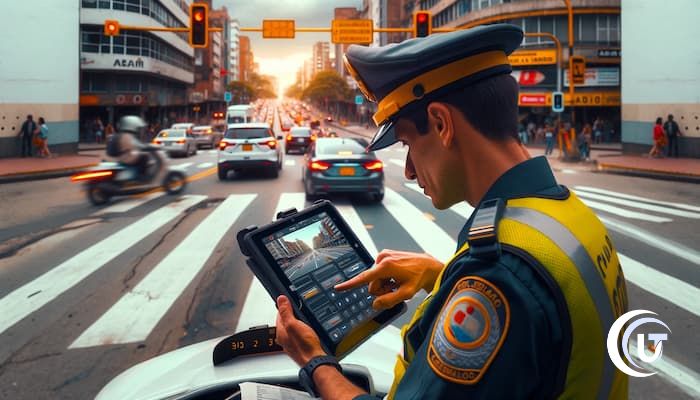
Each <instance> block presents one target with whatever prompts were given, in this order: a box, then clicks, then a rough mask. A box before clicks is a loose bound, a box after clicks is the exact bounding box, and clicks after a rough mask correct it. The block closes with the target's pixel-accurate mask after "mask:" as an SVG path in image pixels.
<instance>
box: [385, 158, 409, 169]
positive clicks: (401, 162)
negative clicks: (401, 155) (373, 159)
mask: <svg viewBox="0 0 700 400" xmlns="http://www.w3.org/2000/svg"><path fill="white" fill-rule="evenodd" d="M389 162H390V163H392V164H394V165H397V166H399V167H401V168H406V161H404V160H399V159H396V158H390V159H389Z"/></svg>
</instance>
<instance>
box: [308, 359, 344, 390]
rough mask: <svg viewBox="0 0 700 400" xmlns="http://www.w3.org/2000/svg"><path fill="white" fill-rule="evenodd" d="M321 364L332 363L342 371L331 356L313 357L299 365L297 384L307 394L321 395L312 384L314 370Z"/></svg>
mask: <svg viewBox="0 0 700 400" xmlns="http://www.w3.org/2000/svg"><path fill="white" fill-rule="evenodd" d="M321 365H332V366H334V367H335V368H336V369H337V370H338V371H340V372H343V368H342V367H341V366H340V364H338V360H336V359H335V357H333V356H318V357H314V358H312V359H311V360H310V361H309V362H308V363H306V365H304V366H303V367H301V369H300V370H299V384H300V385H301V387H303V388H304V389H305V390H306V392H307V393H308V394H310V395H311V396H314V397H321V395H320V394H318V393H317V392H316V385H315V384H314V371H315V370H316V368H318V367H320V366H321Z"/></svg>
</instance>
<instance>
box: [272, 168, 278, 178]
mask: <svg viewBox="0 0 700 400" xmlns="http://www.w3.org/2000/svg"><path fill="white" fill-rule="evenodd" d="M270 175H272V177H273V178H277V177H278V176H280V170H279V169H278V168H277V167H276V166H275V167H273V168H270Z"/></svg>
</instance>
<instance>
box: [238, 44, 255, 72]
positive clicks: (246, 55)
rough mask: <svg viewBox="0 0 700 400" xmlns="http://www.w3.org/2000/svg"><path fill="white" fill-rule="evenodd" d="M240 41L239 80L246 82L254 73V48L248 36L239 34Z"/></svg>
mask: <svg viewBox="0 0 700 400" xmlns="http://www.w3.org/2000/svg"><path fill="white" fill-rule="evenodd" d="M238 43H239V46H240V47H239V51H238V60H239V65H238V80H239V81H242V82H246V81H248V80H249V79H250V74H252V73H253V66H254V64H255V62H254V60H253V50H252V49H251V47H250V38H249V37H248V36H244V35H241V36H239V38H238Z"/></svg>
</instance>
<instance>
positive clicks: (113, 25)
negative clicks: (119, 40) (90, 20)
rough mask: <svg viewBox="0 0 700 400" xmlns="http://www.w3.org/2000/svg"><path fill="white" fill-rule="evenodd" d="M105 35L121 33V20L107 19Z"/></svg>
mask: <svg viewBox="0 0 700 400" xmlns="http://www.w3.org/2000/svg"><path fill="white" fill-rule="evenodd" d="M104 33H105V36H117V35H119V21H115V20H113V19H107V20H105V32H104Z"/></svg>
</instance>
